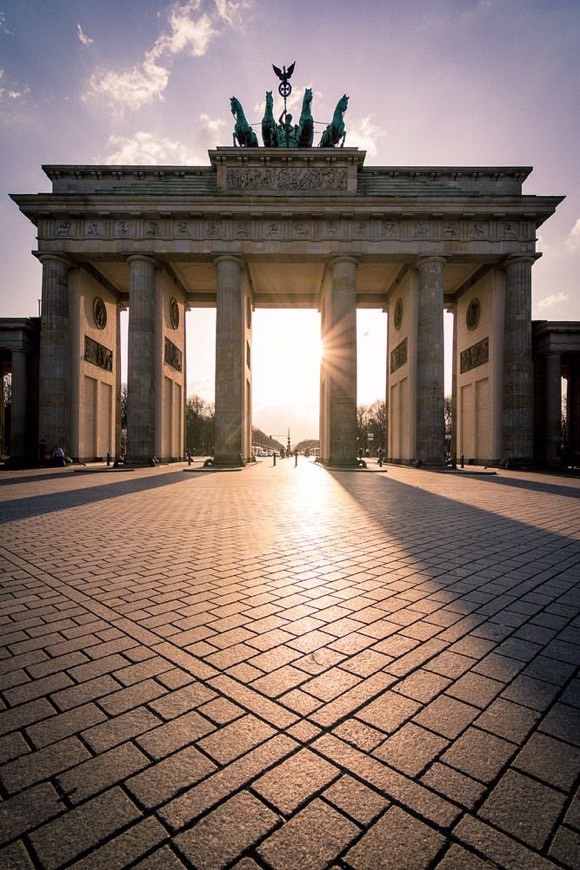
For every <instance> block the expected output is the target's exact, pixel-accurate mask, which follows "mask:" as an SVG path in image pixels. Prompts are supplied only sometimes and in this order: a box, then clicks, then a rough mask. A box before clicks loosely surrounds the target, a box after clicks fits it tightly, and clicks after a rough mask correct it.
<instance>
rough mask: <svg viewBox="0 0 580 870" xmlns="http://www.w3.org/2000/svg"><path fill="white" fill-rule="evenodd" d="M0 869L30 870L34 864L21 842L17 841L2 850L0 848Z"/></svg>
mask: <svg viewBox="0 0 580 870" xmlns="http://www.w3.org/2000/svg"><path fill="white" fill-rule="evenodd" d="M0 867H9V868H10V870H32V868H33V867H34V864H33V863H32V859H31V858H30V855H29V853H28V851H27V849H26V847H25V846H24V844H23V843H22V841H17V842H14V843H11V844H10V845H9V846H5V847H4V848H3V849H2V848H0Z"/></svg>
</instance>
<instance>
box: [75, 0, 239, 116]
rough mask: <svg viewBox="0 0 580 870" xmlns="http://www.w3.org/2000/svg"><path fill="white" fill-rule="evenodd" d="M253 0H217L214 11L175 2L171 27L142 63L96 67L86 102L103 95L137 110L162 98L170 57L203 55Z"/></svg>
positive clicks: (197, 3)
mask: <svg viewBox="0 0 580 870" xmlns="http://www.w3.org/2000/svg"><path fill="white" fill-rule="evenodd" d="M252 3H253V0H215V10H214V12H213V14H210V13H208V12H203V11H202V9H201V7H202V0H185V2H176V3H173V4H172V5H171V6H170V7H169V13H168V22H169V30H168V32H167V33H162V34H161V36H159V38H158V39H157V40H156V41H155V43H154V45H153V47H152V48H151V49H150V50H149V51H147V52H146V53H145V57H144V60H143V63H142V64H141V65H140V66H134V67H132V68H131V69H128V70H124V71H122V72H116V71H115V70H103V69H99V70H97V71H96V72H95V73H94V74H93V75H92V76H91V78H90V80H89V86H88V89H87V91H86V92H85V94H84V95H83V101H84V102H88V101H90V100H92V99H98V98H101V99H105V100H106V101H107V102H108V103H109V104H110V105H111V106H113V107H114V108H116V109H119V110H121V111H122V110H123V109H131V110H133V111H135V110H137V109H140V108H142V107H143V106H145V105H147V104H148V103H151V102H153V101H154V100H159V101H161V100H163V93H164V91H165V89H166V88H167V85H168V84H169V79H170V71H169V68H168V66H167V63H168V60H169V59H170V58H171V57H173V56H175V55H178V54H183V53H186V54H189V55H190V56H191V57H203V55H205V54H206V53H207V51H208V49H209V46H210V44H211V42H212V41H213V40H214V39H215V38H216V37H218V36H219V33H220V25H223V24H224V23H225V24H227V25H229V26H232V27H233V26H239V23H240V19H241V14H242V12H243V11H245V10H247V9H249V8H250V7H251V5H252ZM81 33H82V31H81V29H80V25H79V38H81V41H83V40H82V37H81ZM83 35H84V34H83ZM85 38H86V37H85Z"/></svg>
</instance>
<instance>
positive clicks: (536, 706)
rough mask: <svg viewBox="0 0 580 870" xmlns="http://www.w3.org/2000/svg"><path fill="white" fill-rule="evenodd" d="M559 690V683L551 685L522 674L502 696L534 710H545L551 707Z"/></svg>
mask: <svg viewBox="0 0 580 870" xmlns="http://www.w3.org/2000/svg"><path fill="white" fill-rule="evenodd" d="M558 692H559V687H558V686H557V685H550V683H545V682H544V681H543V680H535V679H533V678H532V677H526V676H524V675H523V674H521V675H520V676H519V677H516V679H515V680H514V681H513V683H510V685H509V686H508V687H507V689H505V690H504V691H503V692H502V696H501V697H502V698H506V699H507V700H508V701H514V703H516V704H521V705H522V706H524V707H530V708H531V709H532V710H539V711H540V712H544V711H545V710H547V709H548V707H550V705H551V704H552V701H553V700H554V698H555V697H556V695H557V694H558Z"/></svg>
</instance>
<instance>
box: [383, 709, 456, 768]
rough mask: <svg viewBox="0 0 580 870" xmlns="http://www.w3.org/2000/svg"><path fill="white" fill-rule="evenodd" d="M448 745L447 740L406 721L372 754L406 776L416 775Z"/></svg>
mask: <svg viewBox="0 0 580 870" xmlns="http://www.w3.org/2000/svg"><path fill="white" fill-rule="evenodd" d="M448 745H449V741H448V740H445V739H443V738H442V737H439V736H438V735H437V734H433V733H432V732H431V731H427V730H426V729H425V728H419V727H418V726H417V725H414V724H413V723H412V722H407V723H406V724H405V725H403V726H402V727H401V728H399V730H398V731H395V733H394V734H393V735H392V736H391V737H388V738H387V740H385V742H384V743H381V745H380V746H378V747H377V748H376V749H375V751H374V752H373V755H374V756H375V758H380V759H381V760H382V761H386V762H387V764H390V765H391V767H395V768H396V769H397V770H400V771H401V772H402V773H406V774H407V775H408V776H418V775H419V774H420V773H422V772H423V770H424V769H425V768H426V767H427V765H428V764H430V763H431V762H432V761H433V760H434V759H435V758H437V756H439V755H440V754H441V753H442V752H443V750H444V749H445V748H446V747H447V746H448Z"/></svg>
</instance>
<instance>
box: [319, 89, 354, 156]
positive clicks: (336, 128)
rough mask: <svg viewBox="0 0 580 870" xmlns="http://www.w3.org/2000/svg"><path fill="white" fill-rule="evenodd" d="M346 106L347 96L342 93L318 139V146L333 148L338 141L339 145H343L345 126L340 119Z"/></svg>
mask: <svg viewBox="0 0 580 870" xmlns="http://www.w3.org/2000/svg"><path fill="white" fill-rule="evenodd" d="M347 108H348V97H347V95H346V94H344V95H343V96H342V97H341V98H340V100H339V101H338V103H337V104H336V109H335V110H334V115H333V117H332V121H331V122H330V124H329V125H328V127H327V128H326V130H325V131H324V133H323V134H322V139H321V140H320V144H319V146H318V147H319V148H334V146H335V145H338V143H339V142H340V147H341V148H342V146H343V145H344V140H345V139H346V128H345V126H344V121H343V120H342V116H343V115H344V113H345V112H346V110H347Z"/></svg>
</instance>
